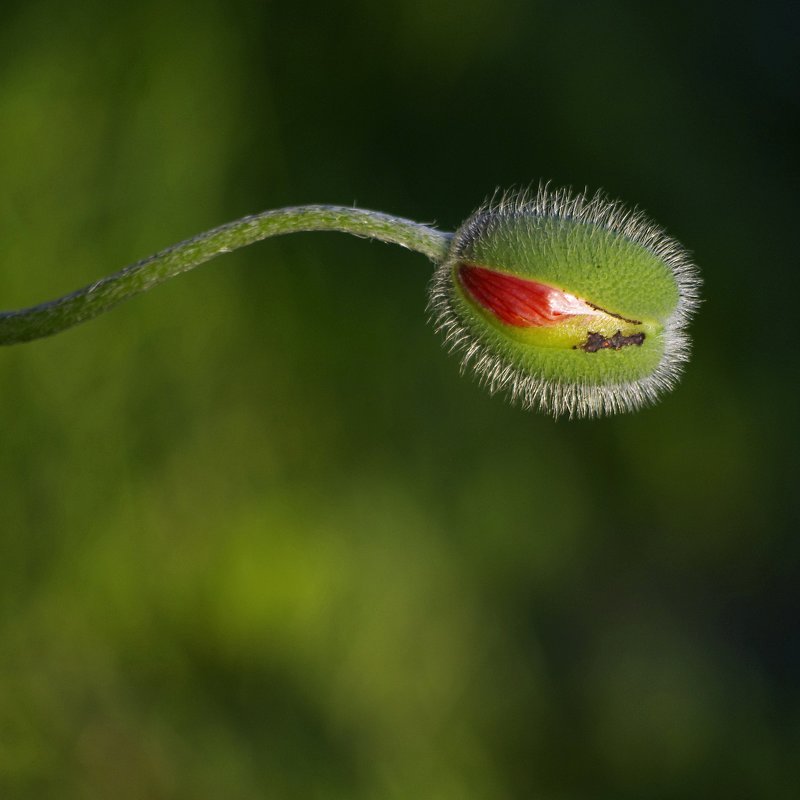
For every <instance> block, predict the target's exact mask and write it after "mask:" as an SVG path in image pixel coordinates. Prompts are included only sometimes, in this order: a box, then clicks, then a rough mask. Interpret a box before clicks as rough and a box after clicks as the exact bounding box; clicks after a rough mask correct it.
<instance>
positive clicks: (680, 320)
mask: <svg viewBox="0 0 800 800" xmlns="http://www.w3.org/2000/svg"><path fill="white" fill-rule="evenodd" d="M699 286H700V278H699V276H698V274H697V269H696V267H695V266H694V265H693V263H692V261H691V259H690V257H689V255H688V253H687V252H686V250H684V248H683V247H682V246H681V245H680V244H679V243H678V242H676V241H675V240H674V239H672V238H670V237H669V236H667V235H666V234H665V233H664V231H663V230H661V228H659V227H658V226H657V225H655V224H653V223H652V222H650V221H648V220H647V219H646V218H645V217H644V216H643V215H642V214H641V213H640V212H638V211H628V210H626V209H625V208H624V207H622V206H621V205H620V204H619V203H617V202H614V201H609V200H607V199H606V198H605V197H604V196H602V195H600V194H597V195H595V196H594V197H592V198H588V197H587V196H586V195H582V194H581V195H572V194H570V193H569V192H568V191H566V190H560V191H555V192H552V191H549V190H548V189H547V188H546V187H542V188H540V189H539V191H538V193H537V194H536V195H535V196H532V197H529V196H527V195H525V194H517V195H506V196H503V197H502V198H501V199H500V200H498V201H494V202H491V203H489V204H488V205H486V206H484V207H483V208H481V209H479V210H478V211H476V212H475V213H474V214H473V215H472V216H471V217H470V218H469V219H468V220H467V221H466V222H465V223H464V224H463V225H462V226H461V228H460V229H459V230H458V231H457V232H456V233H455V235H454V236H453V240H452V244H451V246H450V251H449V253H448V256H447V258H446V259H445V260H444V261H443V262H442V263H441V264H440V265H439V266H438V267H437V270H436V272H435V274H434V277H433V282H432V285H431V296H430V304H429V305H430V308H431V310H432V312H433V315H434V317H435V321H436V326H437V328H438V329H439V330H441V331H442V332H443V333H444V336H445V341H446V343H448V344H449V345H450V347H451V349H456V350H458V351H460V352H461V353H462V354H463V364H464V365H465V366H466V365H469V366H471V367H472V369H473V370H474V371H475V372H476V373H477V374H478V375H479V377H480V379H481V380H482V381H483V382H484V383H486V384H487V386H488V388H489V389H490V391H492V392H496V391H500V390H506V391H508V392H509V393H510V395H511V397H512V399H514V400H518V401H520V402H521V403H522V404H523V405H524V406H526V407H528V408H534V407H535V408H541V409H542V410H544V411H546V412H549V413H551V414H553V415H555V416H559V415H561V414H567V415H569V416H571V417H581V416H598V415H601V414H610V413H617V412H622V411H632V410H634V409H637V408H640V407H641V406H643V405H646V404H648V403H651V402H653V401H655V399H656V398H657V397H658V396H659V395H660V394H661V393H662V392H664V391H666V390H668V389H671V388H672V387H673V385H674V384H675V382H676V381H677V379H678V377H679V376H680V373H681V369H682V366H683V363H684V362H685V361H686V360H687V358H688V353H689V341H688V338H687V334H686V326H687V324H688V322H689V319H690V317H691V316H692V314H693V312H694V311H695V310H696V308H697V305H698V303H699V297H698V291H699Z"/></svg>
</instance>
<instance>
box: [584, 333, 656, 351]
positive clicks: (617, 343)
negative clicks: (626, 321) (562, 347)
mask: <svg viewBox="0 0 800 800" xmlns="http://www.w3.org/2000/svg"><path fill="white" fill-rule="evenodd" d="M643 342H644V334H643V333H634V334H631V335H630V336H623V335H622V331H620V330H618V331H617V332H616V333H615V334H614V335H613V336H603V334H602V333H596V332H595V331H589V335H588V336H587V337H586V341H585V342H584V343H583V344H576V345H574V346H573V348H572V349H573V350H583V351H585V352H587V353H596V352H597V351H598V350H621V349H622V348H623V347H628V346H629V345H636V346H637V347H641V345H642V343H643Z"/></svg>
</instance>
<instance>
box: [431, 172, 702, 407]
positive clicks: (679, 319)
mask: <svg viewBox="0 0 800 800" xmlns="http://www.w3.org/2000/svg"><path fill="white" fill-rule="evenodd" d="M526 218H528V219H538V218H550V219H556V220H570V221H573V222H578V223H584V224H589V225H593V226H596V227H599V228H603V229H606V230H608V231H610V232H612V233H614V234H617V235H619V236H623V237H625V238H626V239H628V240H629V241H631V242H633V243H634V244H637V245H640V246H641V247H643V248H646V249H647V250H649V251H650V252H651V253H652V254H653V255H654V256H656V257H657V258H658V259H659V260H660V261H661V262H663V263H664V264H665V265H666V267H667V268H668V269H669V270H670V271H671V273H672V275H673V276H674V279H675V283H676V284H677V287H678V294H679V299H678V303H677V305H676V307H675V309H674V310H673V312H672V314H671V315H670V317H669V319H667V320H666V321H665V322H664V332H663V342H664V353H663V356H662V358H661V360H660V361H659V363H658V365H657V367H656V368H655V369H654V370H653V372H652V373H651V374H649V375H646V376H644V377H642V378H639V379H636V380H630V381H621V382H618V383H600V382H589V381H586V382H573V381H568V380H565V381H558V380H553V379H552V378H549V377H544V376H542V375H537V374H535V373H530V374H529V373H527V372H524V371H523V370H522V369H521V368H520V367H518V366H517V365H516V364H515V363H514V362H513V360H512V359H511V358H510V357H509V356H508V354H507V353H504V352H502V350H501V351H498V348H497V346H496V345H495V344H494V343H490V342H489V341H487V340H486V338H484V337H482V336H481V335H480V334H479V333H476V332H475V331H473V330H472V329H471V328H470V327H468V326H467V325H466V324H465V322H464V321H463V319H462V317H461V313H460V312H459V311H458V310H457V309H456V307H455V306H454V291H455V288H454V280H453V266H454V265H455V264H457V263H458V262H459V261H460V260H461V258H462V256H463V254H464V252H465V251H467V250H468V249H469V247H470V245H471V244H472V243H473V242H474V241H475V240H476V238H479V237H481V236H483V235H484V234H485V233H486V231H487V228H489V227H491V226H492V225H493V223H494V222H497V221H506V220H508V219H515V220H519V221H524V220H525V219H526ZM701 283H702V281H701V279H700V276H699V274H698V271H697V267H696V266H695V265H694V263H693V262H692V260H691V258H690V256H689V253H688V252H687V251H686V250H685V249H684V248H683V246H682V245H681V244H680V243H679V242H677V241H676V240H675V239H673V238H672V237H670V236H669V235H667V234H666V233H665V231H664V230H663V229H662V228H661V227H660V226H658V225H656V224H655V223H653V222H652V221H651V220H649V219H648V218H647V217H646V216H645V215H644V213H643V212H642V211H640V210H639V209H638V208H632V209H629V208H626V207H625V206H624V205H623V204H622V203H621V202H619V201H616V200H610V199H609V198H608V197H607V196H606V195H605V194H603V193H602V192H597V193H595V194H594V195H592V196H591V197H590V196H589V195H588V194H587V193H585V192H582V193H577V194H576V193H573V192H572V191H571V190H569V189H556V190H550V189H549V187H548V184H541V185H540V186H539V188H538V190H536V191H535V192H530V191H521V192H520V191H507V192H502V193H501V192H499V191H498V192H495V194H494V196H493V197H492V198H491V199H490V200H488V201H487V202H486V203H485V204H484V205H483V206H482V207H481V208H480V209H478V210H477V211H476V212H475V213H474V214H473V215H472V216H471V217H470V218H469V219H468V220H467V221H466V222H465V223H464V225H463V226H462V227H461V229H460V230H459V231H457V232H456V234H455V236H454V237H453V240H452V245H451V250H450V253H449V254H448V257H447V258H446V259H445V260H444V261H443V262H441V263H440V265H439V267H438V268H437V270H436V272H435V273H434V276H433V279H432V282H431V287H430V298H429V302H428V310H429V313H430V315H431V318H432V320H433V322H434V324H435V327H436V329H437V331H440V332H441V333H442V334H443V336H444V342H445V345H446V346H447V347H448V349H449V350H450V351H456V352H460V353H461V354H462V360H461V368H462V371H465V370H467V369H468V368H471V369H472V371H473V372H475V374H476V375H477V376H478V378H479V380H480V382H481V383H482V384H483V385H485V386H486V388H488V390H489V392H491V393H492V394H494V393H496V392H501V391H502V392H506V393H507V394H508V395H509V396H510V398H511V400H512V401H513V402H518V403H520V404H521V405H522V406H524V407H525V408H539V409H541V410H542V411H544V412H546V413H549V414H551V415H553V416H555V417H558V416H562V415H566V416H568V417H571V418H573V417H597V416H602V415H605V414H617V413H622V412H627V411H634V410H636V409H639V408H642V407H643V406H646V405H650V404H652V403H653V402H655V401H656V399H657V398H658V397H659V396H660V395H661V394H663V393H664V392H666V391H669V390H670V389H672V388H673V387H674V386H675V384H676V383H677V381H678V379H679V378H680V375H681V373H682V371H683V367H684V364H685V363H686V361H687V360H688V358H689V354H690V344H689V338H688V335H687V331H686V329H687V326H688V323H689V320H690V319H691V317H692V316H693V314H694V312H695V311H696V310H697V308H698V306H699V304H700V294H699V291H700V286H701Z"/></svg>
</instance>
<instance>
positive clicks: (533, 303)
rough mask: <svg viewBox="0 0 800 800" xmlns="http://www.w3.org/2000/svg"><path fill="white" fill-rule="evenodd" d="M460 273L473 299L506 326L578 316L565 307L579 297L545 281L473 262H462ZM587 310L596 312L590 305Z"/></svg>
mask: <svg viewBox="0 0 800 800" xmlns="http://www.w3.org/2000/svg"><path fill="white" fill-rule="evenodd" d="M458 276H459V279H460V280H461V285H462V286H463V287H464V288H465V289H466V290H467V292H468V293H469V294H470V296H471V297H472V299H473V300H475V302H476V303H479V304H480V305H481V306H483V307H484V308H485V309H487V310H488V311H491V312H492V313H493V314H494V315H495V316H496V317H497V318H498V319H499V320H500V321H501V322H505V323H506V325H515V326H517V327H519V328H534V327H541V326H544V325H554V324H556V323H557V322H560V321H561V320H563V319H566V318H568V317H572V316H575V314H574V313H569V312H565V311H564V310H563V309H564V308H570V307H572V306H574V305H575V301H576V300H577V298H574V297H572V295H567V294H566V293H565V292H561V291H559V290H558V289H553V288H552V287H550V286H545V284H543V283H537V282H536V281H531V280H526V279H525V278H518V277H517V276H515V275H507V274H506V273H503V272H495V271H494V270H491V269H486V268H485V267H476V266H473V265H472V264H461V265H460V266H459V268H458ZM578 302H580V301H578ZM559 309H562V310H559ZM586 311H588V312H589V313H592V310H591V309H590V308H589V307H588V306H587V307H586ZM584 313H585V312H584Z"/></svg>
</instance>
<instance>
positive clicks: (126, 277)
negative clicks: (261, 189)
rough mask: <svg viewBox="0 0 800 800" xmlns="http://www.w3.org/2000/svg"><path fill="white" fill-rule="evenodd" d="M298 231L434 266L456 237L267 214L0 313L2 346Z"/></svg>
mask: <svg viewBox="0 0 800 800" xmlns="http://www.w3.org/2000/svg"><path fill="white" fill-rule="evenodd" d="M299 231H342V232H343V233H352V234H354V235H355V236H361V237H364V238H367V239H379V240H380V241H383V242H391V243H394V244H399V245H401V246H403V247H407V248H408V249H409V250H415V251H416V252H418V253H422V254H423V255H426V256H427V257H428V258H429V259H430V260H431V261H433V262H434V263H435V264H438V263H440V262H441V261H443V260H444V258H445V257H446V255H447V250H448V247H449V244H450V239H451V238H452V234H449V233H443V232H442V231H437V230H435V229H434V228H429V227H427V226H426V225H420V224H419V223H417V222H412V221H411V220H407V219H402V218H400V217H393V216H391V215H389V214H382V213H380V212H378V211H366V210H363V209H360V208H346V207H342V206H298V207H295V208H281V209H278V210H276V211H264V212H263V213H261V214H254V215H253V216H249V217H243V218H242V219H238V220H236V221H235V222H229V223H228V224H227V225H222V226H220V227H219V228H214V229H213V230H210V231H206V232H205V233H201V234H199V235H198V236H195V237H193V238H191V239H187V240H186V241H184V242H180V243H179V244H176V245H173V246H172V247H168V248H167V249H166V250H162V251H161V252H160V253H156V254H155V255H153V256H150V257H149V258H145V259H143V260H142V261H139V262H137V263H136V264H131V265H130V266H128V267H124V268H123V269H121V270H120V271H119V272H115V273H114V274H113V275H109V276H108V277H107V278H103V279H102V280H99V281H96V282H95V283H92V284H90V285H89V286H84V287H83V288H82V289H78V290H77V291H75V292H72V293H71V294H68V295H65V296H64V297H60V298H59V299H57V300H51V301H49V302H47V303H41V304H40V305H38V306H32V307H31V308H24V309H20V310H19V311H5V312H0V345H4V344H18V343H20V342H29V341H31V340H33V339H39V338H41V337H43V336H52V335H53V334H54V333H59V332H60V331H63V330H65V329H66V328H70V327H72V326H73V325H77V324H78V323H80V322H86V321H87V320H90V319H92V318H93V317H96V316H97V315H98V314H102V313H103V312H104V311H107V310H108V309H110V308H113V307H114V306H115V305H117V303H121V302H122V301H123V300H127V299H128V298H129V297H133V296H134V295H137V294H141V293H142V292H146V291H147V290H148V289H151V288H152V287H153V286H156V285H158V284H159V283H163V282H164V281H166V280H169V279H170V278H172V277H173V276H175V275H180V273H182V272H187V271H188V270H190V269H193V268H194V267H196V266H198V265H199V264H202V263H204V262H205V261H209V260H210V259H212V258H214V257H216V256H218V255H220V254H222V253H229V252H231V251H232V250H236V249H237V248H239V247H245V246H246V245H248V244H252V243H253V242H258V241H260V240H261V239H266V238H268V237H270V236H280V235H281V234H284V233H296V232H299Z"/></svg>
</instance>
